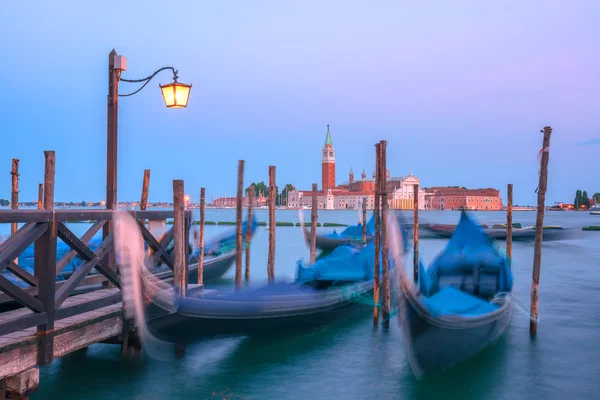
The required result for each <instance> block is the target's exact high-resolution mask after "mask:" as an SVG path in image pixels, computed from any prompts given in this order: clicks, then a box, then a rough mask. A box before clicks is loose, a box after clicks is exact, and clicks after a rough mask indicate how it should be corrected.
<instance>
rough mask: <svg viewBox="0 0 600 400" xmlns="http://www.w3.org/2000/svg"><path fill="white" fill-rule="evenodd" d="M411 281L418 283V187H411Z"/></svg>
mask: <svg viewBox="0 0 600 400" xmlns="http://www.w3.org/2000/svg"><path fill="white" fill-rule="evenodd" d="M413 198H414V201H413V279H414V281H415V282H418V281H419V185H414V186H413Z"/></svg>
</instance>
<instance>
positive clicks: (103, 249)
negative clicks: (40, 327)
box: [55, 222, 112, 307]
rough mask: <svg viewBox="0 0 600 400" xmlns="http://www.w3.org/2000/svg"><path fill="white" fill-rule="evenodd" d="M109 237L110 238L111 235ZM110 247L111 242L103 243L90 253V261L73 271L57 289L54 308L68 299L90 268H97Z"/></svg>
mask: <svg viewBox="0 0 600 400" xmlns="http://www.w3.org/2000/svg"><path fill="white" fill-rule="evenodd" d="M60 225H62V224H61V223H60V222H59V236H61V233H60ZM63 226H64V225H63ZM109 237H110V238H112V235H111V236H109ZM61 238H62V237H61ZM63 240H64V239H63ZM111 246H112V240H105V241H103V242H102V243H101V244H100V246H98V248H97V249H96V252H95V253H94V252H92V254H93V255H94V257H93V258H92V259H88V260H87V261H85V262H84V263H83V264H81V266H80V267H79V268H78V269H77V271H75V272H74V273H73V275H71V277H70V278H69V279H68V280H67V283H66V284H64V285H62V286H61V287H60V289H58V291H57V292H56V297H55V298H56V307H60V305H61V304H62V303H63V302H64V301H65V299H66V298H67V297H69V295H70V294H71V292H72V291H73V290H75V288H76V287H77V286H78V285H79V283H80V282H81V281H82V280H83V279H84V278H85V277H86V276H87V275H88V274H89V272H90V271H91V270H92V268H94V267H95V266H97V265H98V264H99V263H100V262H101V261H102V258H103V257H104V256H105V255H106V254H107V253H108V250H109V248H110V247H111ZM86 247H87V246H86Z"/></svg>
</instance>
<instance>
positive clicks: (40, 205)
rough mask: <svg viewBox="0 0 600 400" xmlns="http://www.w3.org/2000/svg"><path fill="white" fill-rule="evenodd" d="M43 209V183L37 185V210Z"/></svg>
mask: <svg viewBox="0 0 600 400" xmlns="http://www.w3.org/2000/svg"><path fill="white" fill-rule="evenodd" d="M43 209H44V184H43V183H40V185H39V186H38V210H43Z"/></svg>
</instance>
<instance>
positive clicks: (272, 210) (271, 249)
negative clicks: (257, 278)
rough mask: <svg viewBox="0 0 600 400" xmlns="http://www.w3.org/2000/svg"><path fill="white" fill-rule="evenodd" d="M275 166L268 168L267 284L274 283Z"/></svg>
mask: <svg viewBox="0 0 600 400" xmlns="http://www.w3.org/2000/svg"><path fill="white" fill-rule="evenodd" d="M275 189H276V185H275V166H274V165H271V166H269V258H268V263H267V275H268V277H269V283H274V282H275Z"/></svg>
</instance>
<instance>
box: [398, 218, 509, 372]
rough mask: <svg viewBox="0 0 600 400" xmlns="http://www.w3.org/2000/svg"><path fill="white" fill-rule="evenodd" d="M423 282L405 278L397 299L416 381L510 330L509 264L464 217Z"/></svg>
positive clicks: (422, 275)
mask: <svg viewBox="0 0 600 400" xmlns="http://www.w3.org/2000/svg"><path fill="white" fill-rule="evenodd" d="M398 270H402V269H401V268H398ZM418 276H419V278H418V285H416V284H414V283H413V279H412V277H409V276H408V274H406V273H404V272H402V273H401V274H400V279H399V284H400V287H399V290H398V292H399V295H398V296H397V297H396V298H397V301H398V307H399V314H400V319H399V322H400V325H401V327H402V329H403V332H404V347H405V352H406V355H407V357H408V361H409V364H410V366H411V369H412V371H413V373H414V374H415V376H417V377H419V378H421V377H423V376H425V375H428V374H430V373H433V372H436V371H442V370H444V369H447V368H449V367H451V366H453V365H454V364H456V363H459V362H462V361H464V360H467V359H469V358H471V357H473V356H474V355H476V354H478V353H479V352H481V351H482V350H483V349H485V348H486V347H488V346H489V345H490V344H492V343H494V342H495V341H496V340H498V338H500V336H501V335H502V333H503V332H504V331H505V330H506V328H507V326H508V324H509V322H510V319H511V315H512V302H511V301H510V296H511V294H512V273H511V270H510V266H509V262H508V260H507V258H506V256H505V255H503V254H501V253H500V251H499V250H497V249H496V248H495V247H494V245H493V243H492V241H491V239H490V237H489V236H488V235H487V234H486V233H485V232H484V231H483V229H482V228H481V227H480V226H478V225H477V224H476V223H475V222H474V221H473V220H472V219H471V218H470V217H469V216H467V214H466V213H465V212H464V211H463V212H462V213H461V218H460V222H459V224H458V226H457V227H456V229H455V230H454V232H453V234H452V237H451V238H450V240H449V242H448V244H447V246H446V248H445V249H444V250H443V251H442V252H441V253H440V254H439V255H438V257H437V258H436V259H435V260H434V261H433V262H432V264H431V265H430V266H429V268H428V269H425V268H424V266H423V264H422V263H421V264H420V266H419V275H418Z"/></svg>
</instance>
